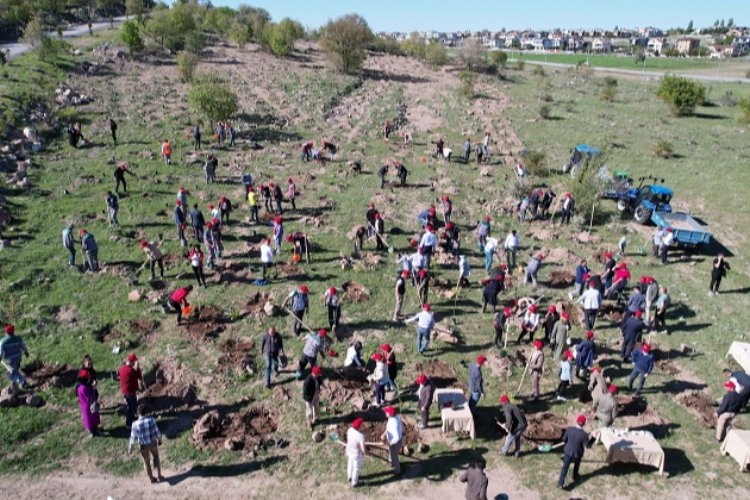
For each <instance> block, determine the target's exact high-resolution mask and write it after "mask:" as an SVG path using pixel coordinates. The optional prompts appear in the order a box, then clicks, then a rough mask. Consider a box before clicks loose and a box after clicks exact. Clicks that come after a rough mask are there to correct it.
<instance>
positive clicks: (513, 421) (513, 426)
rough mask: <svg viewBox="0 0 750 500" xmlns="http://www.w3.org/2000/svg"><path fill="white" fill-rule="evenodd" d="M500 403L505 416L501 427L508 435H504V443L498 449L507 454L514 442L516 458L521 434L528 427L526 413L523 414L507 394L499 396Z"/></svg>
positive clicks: (519, 448)
mask: <svg viewBox="0 0 750 500" xmlns="http://www.w3.org/2000/svg"><path fill="white" fill-rule="evenodd" d="M500 404H502V408H503V415H504V416H505V423H504V424H503V428H504V429H505V431H506V432H507V433H508V435H507V436H505V443H504V444H503V448H502V450H500V454H501V455H502V456H507V455H508V451H510V445H511V444H513V443H515V444H516V449H515V451H514V452H513V454H514V455H515V457H516V458H518V457H520V456H521V436H522V435H523V432H524V431H525V430H526V427H528V422H527V421H526V415H524V413H523V412H522V411H521V409H520V408H518V406H517V405H514V404H512V403H511V402H510V398H509V397H508V395H507V394H503V395H502V396H500Z"/></svg>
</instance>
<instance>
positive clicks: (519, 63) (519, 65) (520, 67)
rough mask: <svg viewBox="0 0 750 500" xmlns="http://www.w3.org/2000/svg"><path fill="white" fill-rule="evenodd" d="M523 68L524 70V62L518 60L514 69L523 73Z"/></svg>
mask: <svg viewBox="0 0 750 500" xmlns="http://www.w3.org/2000/svg"><path fill="white" fill-rule="evenodd" d="M524 68H526V62H525V61H524V60H523V59H519V60H517V61H516V69H517V70H518V71H523V70H524Z"/></svg>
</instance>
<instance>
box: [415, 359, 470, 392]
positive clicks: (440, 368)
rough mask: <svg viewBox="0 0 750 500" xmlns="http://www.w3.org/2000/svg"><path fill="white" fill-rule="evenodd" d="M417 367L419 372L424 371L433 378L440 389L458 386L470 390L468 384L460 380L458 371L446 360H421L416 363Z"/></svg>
mask: <svg viewBox="0 0 750 500" xmlns="http://www.w3.org/2000/svg"><path fill="white" fill-rule="evenodd" d="M415 368H416V370H417V371H418V372H419V373H424V374H425V375H427V376H428V377H430V378H432V383H433V384H435V387H437V388H438V389H443V388H445V387H457V388H460V389H463V390H464V391H466V390H468V388H467V386H466V384H464V383H463V382H459V381H458V377H457V376H456V372H455V371H454V370H453V368H451V367H450V366H448V364H447V363H446V362H445V361H441V360H439V359H433V360H430V361H420V362H419V363H417V364H416V365H415Z"/></svg>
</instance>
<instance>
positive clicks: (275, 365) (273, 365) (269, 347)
mask: <svg viewBox="0 0 750 500" xmlns="http://www.w3.org/2000/svg"><path fill="white" fill-rule="evenodd" d="M260 351H261V352H262V353H263V357H264V358H265V360H266V389H268V388H269V387H271V370H273V372H274V375H275V376H278V375H279V355H283V354H284V341H283V340H282V339H281V335H279V334H278V333H276V328H274V327H271V328H269V329H268V330H267V331H266V333H264V334H263V338H262V340H261V347H260Z"/></svg>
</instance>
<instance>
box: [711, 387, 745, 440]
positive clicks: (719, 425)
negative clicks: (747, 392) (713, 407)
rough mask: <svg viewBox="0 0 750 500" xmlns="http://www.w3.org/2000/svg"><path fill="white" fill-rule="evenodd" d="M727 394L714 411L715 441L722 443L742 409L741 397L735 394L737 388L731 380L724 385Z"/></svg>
mask: <svg viewBox="0 0 750 500" xmlns="http://www.w3.org/2000/svg"><path fill="white" fill-rule="evenodd" d="M724 387H726V389H727V393H726V394H724V398H723V399H722V400H721V404H720V405H719V409H718V410H717V411H716V418H717V420H716V441H718V442H720V443H721V442H722V441H723V440H724V436H725V435H726V431H727V430H728V429H729V428H730V427H731V426H732V420H734V417H735V415H737V414H738V413H739V412H740V410H741V409H742V396H740V395H739V394H738V393H737V386H736V385H735V383H734V382H732V381H731V380H730V381H729V382H727V383H726V384H724Z"/></svg>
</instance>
